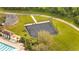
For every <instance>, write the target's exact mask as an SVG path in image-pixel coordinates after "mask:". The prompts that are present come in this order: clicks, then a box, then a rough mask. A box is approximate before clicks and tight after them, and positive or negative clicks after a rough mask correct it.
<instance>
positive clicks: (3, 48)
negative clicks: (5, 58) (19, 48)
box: [0, 42, 16, 51]
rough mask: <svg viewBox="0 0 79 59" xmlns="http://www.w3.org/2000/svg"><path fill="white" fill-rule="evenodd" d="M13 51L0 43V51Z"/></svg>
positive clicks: (12, 48) (10, 47)
mask: <svg viewBox="0 0 79 59" xmlns="http://www.w3.org/2000/svg"><path fill="white" fill-rule="evenodd" d="M14 50H16V49H15V48H14V47H12V46H9V45H6V44H4V43H2V42H0V51H14Z"/></svg>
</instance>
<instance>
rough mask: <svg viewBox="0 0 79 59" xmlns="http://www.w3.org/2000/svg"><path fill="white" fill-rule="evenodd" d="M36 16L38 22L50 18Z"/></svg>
mask: <svg viewBox="0 0 79 59" xmlns="http://www.w3.org/2000/svg"><path fill="white" fill-rule="evenodd" d="M34 17H35V19H36V20H37V21H38V22H41V21H47V20H50V18H48V17H43V16H34Z"/></svg>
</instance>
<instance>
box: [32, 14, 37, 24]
mask: <svg viewBox="0 0 79 59" xmlns="http://www.w3.org/2000/svg"><path fill="white" fill-rule="evenodd" d="M31 17H32V20H33V21H34V22H35V23H36V24H37V21H36V19H35V18H34V16H33V15H31Z"/></svg>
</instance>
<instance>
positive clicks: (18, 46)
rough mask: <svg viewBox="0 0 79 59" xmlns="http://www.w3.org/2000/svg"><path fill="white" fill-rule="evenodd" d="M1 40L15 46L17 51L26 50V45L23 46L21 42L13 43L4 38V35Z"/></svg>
mask: <svg viewBox="0 0 79 59" xmlns="http://www.w3.org/2000/svg"><path fill="white" fill-rule="evenodd" d="M0 42H2V43H5V44H7V45H10V46H12V47H14V48H15V49H16V50H17V51H23V50H24V47H23V46H21V44H20V43H13V42H10V41H8V40H6V39H5V38H3V37H0Z"/></svg>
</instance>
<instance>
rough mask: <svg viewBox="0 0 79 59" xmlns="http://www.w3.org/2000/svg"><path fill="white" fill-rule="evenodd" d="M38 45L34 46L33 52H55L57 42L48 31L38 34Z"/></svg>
mask: <svg viewBox="0 0 79 59" xmlns="http://www.w3.org/2000/svg"><path fill="white" fill-rule="evenodd" d="M37 42H38V44H36V45H34V46H33V50H40V51H45V50H46V51H47V50H53V49H52V48H51V47H53V45H54V43H55V41H54V40H53V36H52V35H51V34H50V33H49V32H47V31H40V32H38V41H37Z"/></svg>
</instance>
